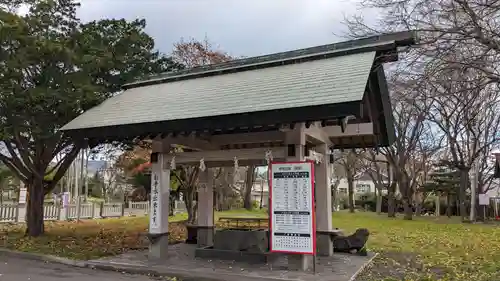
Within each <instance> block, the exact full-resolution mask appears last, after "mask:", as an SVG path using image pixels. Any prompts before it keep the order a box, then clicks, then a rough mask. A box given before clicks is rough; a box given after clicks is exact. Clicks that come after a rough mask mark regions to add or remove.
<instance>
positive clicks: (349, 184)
mask: <svg viewBox="0 0 500 281" xmlns="http://www.w3.org/2000/svg"><path fill="white" fill-rule="evenodd" d="M347 187H348V188H347V190H348V197H349V198H348V203H349V212H350V213H354V178H353V177H352V175H349V176H348V177H347Z"/></svg>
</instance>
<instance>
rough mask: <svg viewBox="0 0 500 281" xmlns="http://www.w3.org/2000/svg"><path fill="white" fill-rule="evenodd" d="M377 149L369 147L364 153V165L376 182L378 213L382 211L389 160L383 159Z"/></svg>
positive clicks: (367, 172)
mask: <svg viewBox="0 0 500 281" xmlns="http://www.w3.org/2000/svg"><path fill="white" fill-rule="evenodd" d="M380 156H381V155H379V154H378V153H377V151H375V149H369V150H367V151H366V152H365V153H363V158H364V159H363V160H362V163H363V165H364V170H365V173H366V174H368V176H369V177H370V179H371V180H372V181H373V183H374V184H375V197H376V207H375V211H376V212H377V214H380V213H382V196H383V194H382V193H383V190H384V189H386V188H387V184H388V182H387V179H388V178H389V176H388V172H389V169H388V166H387V164H388V163H387V160H385V159H381V158H385V157H380Z"/></svg>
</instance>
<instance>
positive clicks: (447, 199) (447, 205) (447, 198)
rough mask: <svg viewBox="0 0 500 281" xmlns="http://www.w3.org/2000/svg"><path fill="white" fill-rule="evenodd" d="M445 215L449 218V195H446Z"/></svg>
mask: <svg viewBox="0 0 500 281" xmlns="http://www.w3.org/2000/svg"><path fill="white" fill-rule="evenodd" d="M446 215H447V216H448V217H451V195H450V194H446Z"/></svg>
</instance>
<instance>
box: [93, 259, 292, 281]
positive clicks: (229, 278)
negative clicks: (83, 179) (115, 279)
mask: <svg viewBox="0 0 500 281" xmlns="http://www.w3.org/2000/svg"><path fill="white" fill-rule="evenodd" d="M87 266H88V267H89V268H94V269H100V270H107V271H119V272H124V273H129V274H137V275H149V276H166V277H176V278H179V279H181V280H185V281H190V280H197V281H198V280H200V281H201V280H203V281H234V280H238V281H255V280H259V281H290V279H283V278H269V277H267V278H262V277H252V276H241V275H240V274H232V273H217V272H213V273H207V272H197V271H196V270H184V269H179V268H168V269H155V268H154V267H148V266H144V265H132V264H125V263H114V264H112V265H111V264H109V262H106V264H102V263H99V262H88V263H87Z"/></svg>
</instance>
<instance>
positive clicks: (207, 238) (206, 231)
mask: <svg viewBox="0 0 500 281" xmlns="http://www.w3.org/2000/svg"><path fill="white" fill-rule="evenodd" d="M214 229H215V228H214V227H213V226H198V237H197V239H198V248H202V247H208V246H213V245H214Z"/></svg>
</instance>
